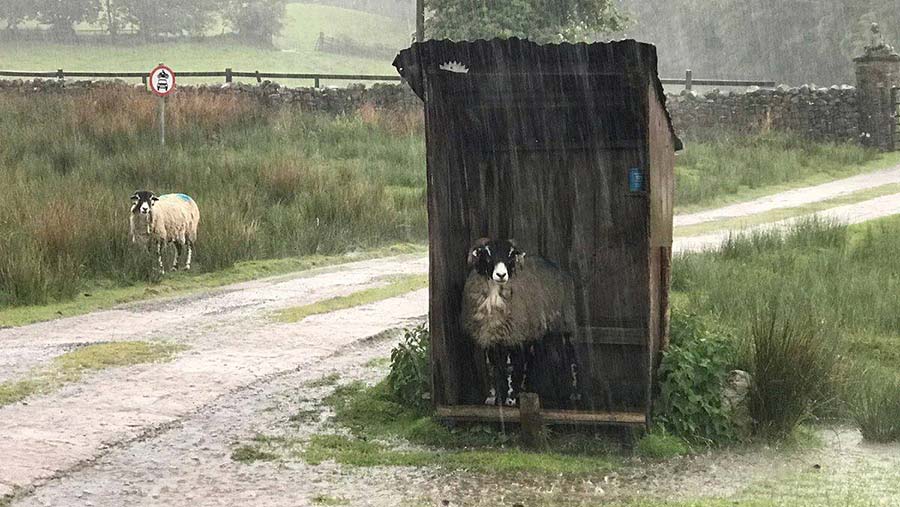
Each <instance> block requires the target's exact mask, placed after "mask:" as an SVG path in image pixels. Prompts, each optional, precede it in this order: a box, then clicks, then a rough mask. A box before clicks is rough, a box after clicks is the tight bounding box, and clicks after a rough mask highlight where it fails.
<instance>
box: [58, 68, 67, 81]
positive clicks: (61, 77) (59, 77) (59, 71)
mask: <svg viewBox="0 0 900 507" xmlns="http://www.w3.org/2000/svg"><path fill="white" fill-rule="evenodd" d="M56 77H57V79H59V80H60V81H62V80H63V79H65V75H64V74H63V70H62V69H56Z"/></svg>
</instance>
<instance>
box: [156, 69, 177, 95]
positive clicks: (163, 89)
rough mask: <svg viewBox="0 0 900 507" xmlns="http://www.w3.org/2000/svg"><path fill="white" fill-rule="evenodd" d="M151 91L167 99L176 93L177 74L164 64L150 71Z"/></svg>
mask: <svg viewBox="0 0 900 507" xmlns="http://www.w3.org/2000/svg"><path fill="white" fill-rule="evenodd" d="M150 91H151V92H153V93H154V94H156V95H158V96H160V97H165V96H166V95H168V94H170V93H172V92H174V91H175V73H174V72H172V69H170V68H168V67H166V66H165V65H163V64H159V65H157V66H156V67H155V68H154V69H153V70H151V71H150Z"/></svg>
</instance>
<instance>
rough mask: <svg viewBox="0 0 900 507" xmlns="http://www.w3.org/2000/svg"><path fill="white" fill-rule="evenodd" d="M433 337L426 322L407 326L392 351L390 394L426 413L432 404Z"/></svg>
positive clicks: (389, 381)
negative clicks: (412, 326)
mask: <svg viewBox="0 0 900 507" xmlns="http://www.w3.org/2000/svg"><path fill="white" fill-rule="evenodd" d="M430 340H431V337H430V335H429V333H428V328H427V327H426V326H425V324H422V325H420V326H417V327H415V328H412V329H407V330H406V331H405V332H404V335H403V341H401V342H400V343H399V344H397V346H396V347H394V349H393V350H391V372H390V373H389V374H388V377H387V382H388V388H389V390H390V392H391V395H392V396H393V397H394V398H395V399H396V400H397V401H398V402H400V403H402V404H403V405H406V406H408V407H411V408H414V409H416V410H418V411H420V412H426V411H428V410H429V409H430V407H431V348H430Z"/></svg>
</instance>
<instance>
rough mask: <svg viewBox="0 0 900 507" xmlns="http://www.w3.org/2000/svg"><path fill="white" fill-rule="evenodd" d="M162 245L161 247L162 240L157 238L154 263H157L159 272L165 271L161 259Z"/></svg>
mask: <svg viewBox="0 0 900 507" xmlns="http://www.w3.org/2000/svg"><path fill="white" fill-rule="evenodd" d="M162 247H163V242H162V241H160V240H157V242H156V263H157V264H159V270H160V271H161V272H163V273H165V272H166V268H165V267H164V266H163V261H162Z"/></svg>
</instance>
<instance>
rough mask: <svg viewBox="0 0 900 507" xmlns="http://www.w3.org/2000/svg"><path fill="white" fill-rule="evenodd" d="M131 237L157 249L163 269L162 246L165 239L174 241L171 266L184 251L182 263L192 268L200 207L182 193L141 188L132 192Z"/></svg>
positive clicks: (175, 263) (160, 265)
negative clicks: (173, 258)
mask: <svg viewBox="0 0 900 507" xmlns="http://www.w3.org/2000/svg"><path fill="white" fill-rule="evenodd" d="M129 224H130V226H131V241H132V242H133V243H138V242H140V243H146V244H147V247H148V248H149V249H150V251H151V252H152V251H153V250H154V249H155V250H156V259H157V262H158V263H159V269H160V270H162V271H163V272H165V268H164V267H163V262H162V249H163V246H164V245H165V244H167V243H172V244H174V245H175V260H174V261H173V262H172V269H173V270H177V269H178V260H179V258H181V256H182V253H183V252H184V254H185V256H184V263H183V265H182V266H183V267H184V269H185V270H190V269H191V257H192V255H193V250H194V243H195V242H196V241H197V228H198V226H199V225H200V209H199V208H198V207H197V203H196V202H194V200H193V199H192V198H191V197H190V196H188V195H185V194H164V195H160V196H156V195H155V194H154V193H153V192H150V191H147V190H140V191H138V192H135V193H134V194H132V196H131V215H130V217H129Z"/></svg>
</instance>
